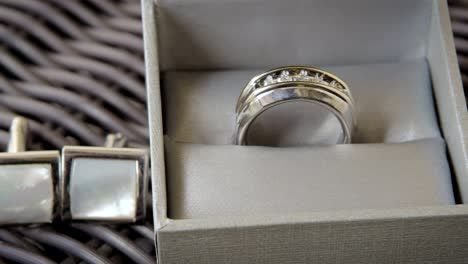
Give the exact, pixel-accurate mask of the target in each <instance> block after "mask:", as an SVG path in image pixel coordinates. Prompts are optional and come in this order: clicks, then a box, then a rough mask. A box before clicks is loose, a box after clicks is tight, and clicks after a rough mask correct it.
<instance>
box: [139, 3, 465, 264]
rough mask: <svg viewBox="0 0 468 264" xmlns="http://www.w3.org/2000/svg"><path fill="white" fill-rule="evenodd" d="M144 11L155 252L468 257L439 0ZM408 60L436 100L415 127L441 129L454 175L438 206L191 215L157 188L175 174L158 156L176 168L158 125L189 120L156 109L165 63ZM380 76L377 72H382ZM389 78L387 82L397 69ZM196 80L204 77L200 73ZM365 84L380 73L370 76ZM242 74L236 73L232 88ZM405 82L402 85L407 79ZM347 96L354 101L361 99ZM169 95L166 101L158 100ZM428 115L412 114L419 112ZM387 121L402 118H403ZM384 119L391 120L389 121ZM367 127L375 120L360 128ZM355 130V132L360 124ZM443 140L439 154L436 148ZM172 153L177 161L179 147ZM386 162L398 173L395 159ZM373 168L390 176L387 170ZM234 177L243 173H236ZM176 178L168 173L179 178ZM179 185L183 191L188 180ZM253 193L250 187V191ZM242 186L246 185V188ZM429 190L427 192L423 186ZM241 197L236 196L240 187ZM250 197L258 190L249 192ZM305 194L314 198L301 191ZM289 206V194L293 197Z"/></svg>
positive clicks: (246, 65) (455, 114)
mask: <svg viewBox="0 0 468 264" xmlns="http://www.w3.org/2000/svg"><path fill="white" fill-rule="evenodd" d="M142 11H143V13H142V14H143V31H144V44H145V63H146V71H147V74H146V76H147V79H146V85H147V89H148V107H149V114H150V119H149V120H150V130H151V155H152V167H151V170H152V184H153V188H152V191H153V201H154V202H153V206H154V221H155V230H156V231H155V232H156V233H155V236H156V247H157V253H158V254H157V256H158V261H159V263H162V264H165V263H225V262H235V263H257V262H261V263H310V262H312V263H313V262H319V263H341V262H346V263H369V262H376V263H395V262H408V263H425V262H430V261H437V262H440V263H464V262H466V261H468V250H466V248H467V247H468V207H467V206H466V205H463V202H466V200H467V199H468V198H467V197H468V171H467V170H468V166H467V163H466V160H468V157H467V155H468V154H467V149H466V143H465V138H466V135H465V132H464V131H466V126H467V124H468V123H467V120H466V117H467V113H466V112H467V108H466V101H465V97H464V93H463V88H462V84H461V78H460V74H459V71H458V65H457V61H456V54H455V50H454V45H453V39H452V32H451V28H450V21H449V16H448V9H447V4H446V3H445V2H444V1H442V0H440V1H439V0H431V1H425V0H417V1H403V0H398V1H384V0H379V1H370V0H358V1H343V0H332V1H306V0H295V1H267V0H254V1H240V0H225V1H214V0H213V1H211V0H203V1H201V0H199V1H193V0H192V1H189V0H173V1H171V0H160V1H152V0H142ZM239 39H240V40H239ZM301 39H306V40H308V41H300V40H301ZM242 51H243V52H244V53H242ZM252 58H255V59H252ZM407 61H417V63H416V64H418V63H422V64H427V67H428V72H429V74H430V77H428V79H429V80H430V81H429V82H430V85H432V89H431V93H432V92H433V97H434V101H435V102H434V104H435V107H434V108H435V109H436V111H437V114H434V113H433V114H434V116H437V117H438V120H437V121H438V122H437V121H436V122H435V123H438V124H436V125H435V126H438V127H440V131H441V133H439V132H438V131H437V132H431V133H427V134H424V135H423V136H422V137H421V139H423V138H426V139H429V138H432V137H439V138H442V137H441V134H442V135H443V139H444V140H445V143H446V145H447V150H448V154H447V160H448V162H449V164H450V169H447V170H448V171H450V173H449V174H450V175H452V176H453V182H454V188H453V189H454V193H455V196H457V197H458V201H457V202H458V203H459V204H458V205H449V204H448V203H447V204H445V205H443V203H441V204H436V202H434V205H437V206H412V207H405V206H402V207H401V208H388V209H385V208H381V209H370V208H369V209H365V208H360V209H353V208H350V210H341V209H340V210H338V209H337V210H334V209H330V210H328V211H326V210H323V211H322V210H320V211H317V212H302V213H293V212H291V213H284V214H277V215H274V214H268V213H267V212H266V210H264V211H265V212H264V211H262V210H263V209H262V210H258V214H254V215H246V216H231V215H229V213H230V212H232V211H230V209H231V208H229V207H230V206H231V204H229V205H228V206H227V209H226V216H225V217H223V216H222V214H220V215H216V216H210V215H202V214H201V213H198V215H196V216H198V217H191V215H190V212H189V213H187V212H183V211H180V212H179V211H177V210H178V209H176V208H174V207H175V206H174V205H176V206H178V205H180V204H181V203H184V202H185V201H184V198H182V197H178V196H177V195H175V194H174V193H173V192H171V191H168V190H167V188H168V186H169V185H171V184H174V179H171V178H170V177H173V176H174V171H173V170H172V171H170V170H169V171H168V170H167V169H166V168H165V164H166V165H167V166H168V167H170V168H176V167H177V166H176V165H177V164H176V165H171V162H170V161H169V162H168V160H166V161H165V158H164V157H165V156H164V154H165V153H164V152H165V150H164V145H165V144H164V138H163V137H164V134H165V133H166V132H167V131H176V132H177V127H175V128H174V127H172V124H173V123H174V122H179V123H181V122H187V121H186V120H185V119H184V120H182V119H180V120H175V121H174V120H171V122H172V123H170V124H169V123H168V120H167V119H165V120H163V114H162V108H163V106H162V103H161V101H162V99H161V98H162V96H161V89H162V87H161V80H160V72H166V71H171V70H174V69H175V70H180V71H184V70H193V71H200V72H199V73H197V74H203V72H202V70H207V69H224V70H226V69H228V70H232V69H263V68H266V69H268V68H274V67H275V66H283V65H288V64H305V65H310V63H311V62H313V63H314V65H313V66H315V65H340V64H346V65H366V64H379V63H380V64H384V65H387V64H388V65H390V64H391V65H393V66H392V67H391V69H395V68H398V65H407V64H406V62H407ZM278 64H280V65H278ZM410 64H411V63H410ZM395 65H397V66H395ZM411 65H412V64H411ZM418 65H419V64H418ZM379 67H380V66H379ZM364 68H365V67H364ZM384 68H385V67H384ZM409 68H411V67H409ZM365 69H368V68H365ZM385 69H388V68H385ZM369 72H370V71H369ZM369 72H367V71H363V72H362V74H363V75H364V77H363V78H367V77H369V76H370V74H369ZM179 76H180V75H179ZM383 77H385V74H382V79H383ZM344 79H345V78H344ZM376 79H377V78H376ZM221 80H223V79H219V80H216V81H221ZM345 80H346V79H345ZM166 81H169V80H166ZM211 81H214V79H213V80H211ZM243 81H245V82H246V81H248V79H243ZM392 81H394V83H395V86H397V84H398V78H395V79H392ZM355 82H356V83H359V82H358V81H355ZM217 83H219V82H217ZM206 84H207V85H209V82H207V83H206ZM375 84H376V85H378V81H376V82H375ZM219 85H222V83H219ZM242 85H243V84H242V83H239V86H240V88H241V86H242ZM180 86H183V83H182V84H181V85H180ZM350 87H351V89H353V87H352V86H351V85H350ZM408 91H409V92H411V89H409V90H408ZM168 92H169V93H171V92H173V91H167V90H165V93H166V94H165V96H166V97H170V96H171V94H167V93H168ZM235 93H236V92H233V94H235ZM353 95H355V93H353ZM388 95H391V93H389V94H388ZM428 98H430V97H428ZM234 99H235V98H234ZM355 99H356V98H355ZM379 99H380V100H382V105H384V104H385V103H386V102H385V100H387V101H391V100H390V99H391V98H379ZM234 101H235V100H234ZM356 103H357V104H359V101H357V102H356ZM361 103H366V102H363V101H361ZM398 103H400V102H398V101H396V102H394V105H395V106H394V108H392V109H390V108H388V109H385V110H388V111H392V110H394V109H397V108H398V107H399V105H398ZM221 104H223V102H221V103H220V105H221ZM174 105H176V106H178V107H180V105H177V104H174ZM361 105H362V104H361ZM388 105H389V106H391V105H390V104H388ZM169 107H171V106H170V105H168V106H165V108H166V110H167V108H169ZM197 107H198V108H194V109H201V108H203V105H198V106H197ZM216 107H221V106H219V105H216ZM382 108H384V107H382ZM200 111H201V110H200ZM213 112H216V111H213ZM195 114H197V113H194V115H195ZM213 114H216V113H213ZM429 115H430V113H427V115H424V114H423V115H421V116H420V117H422V118H423V119H424V118H426V117H427V116H429ZM408 116H411V113H408ZM195 117H196V116H195ZM382 118H385V116H382ZM188 119H189V118H188ZM163 121H164V122H163ZM364 121H365V120H364ZM358 122H359V121H358ZM396 122H397V123H401V120H397V121H396ZM418 122H421V123H425V122H426V121H424V120H419V119H418V120H416V121H414V120H413V123H418ZM428 122H429V121H428ZM163 123H164V124H165V127H164V129H165V130H164V131H163ZM219 123H220V127H215V128H213V130H216V129H217V130H216V131H222V129H223V127H222V126H225V125H226V124H225V123H223V122H219ZM409 123H411V122H409ZM409 123H408V124H409ZM413 123H411V124H413ZM429 123H430V122H429ZM433 123H434V122H433ZM214 126H216V124H214ZM392 128H394V129H397V128H398V126H396V128H395V127H392ZM193 129H194V130H196V129H197V127H194V128H193ZM387 131H388V130H387ZM425 131H426V130H425ZM367 132H368V133H369V134H370V133H373V132H375V133H377V132H378V131H377V130H375V129H374V130H372V129H371V128H369V129H368V130H367ZM222 133H223V132H220V133H218V134H222ZM363 133H364V132H362V133H361V134H363ZM175 134H176V137H178V138H177V139H178V141H181V142H184V141H186V142H187V141H188V142H196V143H204V142H202V141H203V140H205V141H210V140H211V141H210V142H214V141H216V140H217V142H218V143H225V144H226V141H225V139H224V138H221V137H219V138H215V139H213V138H210V139H206V138H203V137H199V136H196V135H195V136H194V135H188V136H187V135H184V134H183V133H175ZM407 134H411V133H407ZM213 135H215V134H213ZM405 136H407V135H405ZM383 138H384V137H383ZM380 139H381V138H379V140H380ZM415 139H419V138H415ZM357 140H361V138H360V137H359V136H358V138H357ZM366 140H367V142H364V143H376V142H377V141H378V139H376V138H374V139H373V140H374V141H372V140H370V139H369V138H367V139H366ZM385 140H387V141H385ZM392 140H393V142H391V141H392ZM363 141H364V140H363ZM397 141H398V138H397V139H395V137H390V139H388V138H387V139H385V138H384V139H382V142H388V143H394V142H397ZM403 141H404V140H403ZM442 149H443V148H442ZM199 150H200V148H197V149H196V151H199ZM166 151H167V150H166ZM196 151H194V152H195V153H196ZM169 152H170V151H169ZM442 152H444V151H443V150H442V151H440V153H438V154H440V155H445V153H442ZM416 154H418V153H416ZM169 155H173V154H171V153H169ZM175 155H176V156H177V155H178V154H177V153H176V154H175ZM418 155H419V154H418ZM201 156H202V155H201ZM371 158H372V157H369V159H371ZM409 158H411V156H409ZM181 161H182V162H187V160H184V159H181ZM208 164H210V163H208ZM364 164H365V163H364ZM179 165H180V164H179ZM339 165H340V163H337V164H336V166H339ZM370 165H371V162H369V166H370ZM194 166H200V168H201V169H204V172H207V171H209V168H203V165H194ZM272 166H274V165H272ZM415 166H416V165H415ZM195 169H198V167H197V168H195ZM201 169H200V170H201ZM403 169H404V170H405V171H404V172H405V173H407V174H408V175H411V173H413V172H412V171H411V170H412V168H411V166H409V167H404V168H403ZM212 170H216V171H214V172H213V174H217V175H221V176H223V175H228V174H229V172H228V171H223V170H222V166H221V167H216V168H215V167H213V168H212ZM210 173H211V172H210ZM246 173H247V172H246ZM393 173H394V174H395V175H394V176H395V178H398V177H399V175H398V174H399V173H402V171H397V170H396V171H394V172H393ZM381 174H385V175H390V176H391V175H392V172H382V173H381ZM207 177H208V176H207ZM239 177H240V178H242V179H244V178H245V179H247V180H248V178H247V177H243V176H242V175H239ZM208 178H209V177H208ZM205 179H206V178H205ZM183 180H184V179H182V180H180V179H178V181H182V184H184V182H183ZM168 184H169V185H168ZM218 185H219V186H218ZM183 186H185V187H187V185H183ZM197 186H198V185H197ZM210 187H211V188H213V189H216V188H217V187H220V190H221V191H220V192H222V191H223V190H224V189H223V186H222V183H219V182H213V185H210ZM262 187H263V186H261V185H259V186H258V188H262ZM416 188H418V186H417V185H415V186H414V192H415V193H417V192H419V190H417V189H416ZM194 189H196V188H194ZM185 191H187V193H188V192H189V191H190V190H185ZM398 191H399V190H398V189H396V190H395V196H396V197H397V196H400V193H399V192H398ZM240 192H243V190H241V191H240ZM259 193H260V191H259ZM198 194H200V193H198ZM291 195H293V194H291ZM401 195H402V196H403V194H401ZM200 196H203V195H202V194H200ZM240 196H242V195H240ZM252 197H253V199H255V198H256V197H255V195H253V196H252ZM252 197H250V196H248V198H249V199H250V198H252ZM431 197H432V196H431V195H427V196H426V197H425V198H428V199H429V198H431ZM432 198H434V197H432ZM239 199H240V200H242V197H240V198H239ZM258 199H262V197H260V195H259V196H258ZM370 200H371V199H370ZM447 200H448V199H447ZM242 201H244V200H242ZM314 202H317V200H311V201H310V203H314ZM363 202H364V203H365V202H367V201H363ZM243 204H244V205H245V206H246V207H248V206H249V204H247V203H243ZM294 206H296V205H294V204H291V207H294ZM174 216H177V217H174Z"/></svg>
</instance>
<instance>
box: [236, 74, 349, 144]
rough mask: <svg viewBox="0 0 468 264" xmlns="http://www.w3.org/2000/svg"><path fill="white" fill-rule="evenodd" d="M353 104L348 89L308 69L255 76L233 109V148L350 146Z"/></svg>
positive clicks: (328, 77) (339, 81)
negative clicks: (252, 146)
mask: <svg viewBox="0 0 468 264" xmlns="http://www.w3.org/2000/svg"><path fill="white" fill-rule="evenodd" d="M353 108H354V102H353V99H352V96H351V93H350V91H349V88H348V86H347V84H346V83H345V82H344V81H342V80H341V79H340V78H338V77H337V76H335V75H333V74H331V73H329V72H326V71H323V70H320V69H316V68H312V67H307V66H290V67H281V68H276V69H273V70H270V71H268V72H265V73H262V74H260V75H257V76H255V77H254V78H253V79H252V80H250V82H249V83H248V84H247V85H246V86H245V88H244V89H243V90H242V92H241V94H240V96H239V99H238V101H237V106H236V114H237V120H236V136H235V137H236V139H235V140H236V144H238V145H269V146H286V145H288V146H291V145H329V144H346V143H350V142H351V138H352V132H353V129H354V124H355V120H354V116H353Z"/></svg>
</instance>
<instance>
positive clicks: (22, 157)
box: [0, 117, 60, 225]
mask: <svg viewBox="0 0 468 264" xmlns="http://www.w3.org/2000/svg"><path fill="white" fill-rule="evenodd" d="M27 127H28V126H27V120H26V119H25V118H23V117H16V118H14V119H13V121H12V123H11V127H10V142H9V145H8V152H7V153H0V225H3V224H40V223H51V222H52V221H53V220H54V219H55V218H56V217H57V216H58V207H59V201H58V197H59V190H58V178H59V161H60V153H59V152H58V151H25V150H26V138H27V130H28V129H27Z"/></svg>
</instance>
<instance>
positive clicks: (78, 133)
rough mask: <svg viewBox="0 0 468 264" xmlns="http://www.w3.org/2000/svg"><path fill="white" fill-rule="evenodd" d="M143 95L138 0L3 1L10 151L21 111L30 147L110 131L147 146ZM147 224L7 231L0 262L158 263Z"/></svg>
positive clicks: (2, 117) (3, 111) (2, 109)
mask: <svg viewBox="0 0 468 264" xmlns="http://www.w3.org/2000/svg"><path fill="white" fill-rule="evenodd" d="M145 100H146V92H145V89H144V62H143V42H142V36H141V22H140V6H139V1H138V0H132V1H131V0H126V1H125V0H122V1H107V0H83V1H78V0H66V1H63V0H48V1H44V0H0V146H1V147H2V148H3V149H4V148H5V146H6V144H7V142H8V139H9V135H8V131H7V130H8V126H9V124H10V122H11V120H12V118H13V117H14V116H15V115H23V116H25V117H27V118H29V119H30V127H31V130H32V131H31V143H32V144H30V146H29V148H30V149H59V148H61V146H63V145H66V144H67V145H102V144H103V143H104V138H105V136H106V134H108V133H111V132H120V133H122V134H124V135H126V136H127V137H128V138H129V140H130V143H131V144H132V145H139V146H146V145H147V144H148V130H147V117H146V107H145V103H146V102H145ZM149 215H150V216H151V211H150V212H149ZM149 223H151V219H148V224H147V225H140V226H117V227H108V226H102V225H90V224H75V225H70V226H69V225H62V226H58V225H55V226H46V227H41V228H22V229H19V228H8V229H0V263H10V262H11V261H12V260H13V259H15V260H17V261H19V262H23V263H55V262H58V263H81V262H87V263H132V262H136V263H154V262H155V257H154V254H155V253H154V245H153V231H152V227H151V225H150V224H149ZM20 260H21V261H20Z"/></svg>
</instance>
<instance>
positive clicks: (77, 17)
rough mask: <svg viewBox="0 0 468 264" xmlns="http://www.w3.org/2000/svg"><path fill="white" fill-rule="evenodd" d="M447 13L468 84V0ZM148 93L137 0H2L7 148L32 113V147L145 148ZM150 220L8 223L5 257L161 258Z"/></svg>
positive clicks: (3, 235)
mask: <svg viewBox="0 0 468 264" xmlns="http://www.w3.org/2000/svg"><path fill="white" fill-rule="evenodd" d="M450 12H451V15H452V20H453V30H454V33H455V43H456V46H457V50H458V52H459V62H460V66H461V70H462V75H463V81H464V83H468V0H464V1H451V10H450ZM145 100H146V98H145V89H144V63H143V43H142V36H141V22H140V6H139V1H138V0H120V1H119V0H114V1H110V0H81V1H75V0H73V1H69V0H66V1H64V0H48V1H44V0H0V146H1V147H2V148H5V146H6V144H7V142H8V139H9V134H8V131H7V129H8V127H9V125H10V122H11V120H12V118H13V117H14V116H16V115H22V116H25V117H27V118H28V119H29V120H30V127H31V130H32V131H31V144H30V146H28V147H29V149H59V148H61V146H63V145H102V144H103V143H104V138H105V136H106V135H107V134H108V133H111V132H120V133H122V134H124V135H126V136H127V137H128V138H129V140H130V143H131V145H134V146H147V144H148V130H147V120H146V107H145ZM151 222H152V220H151V212H149V216H148V219H147V224H146V225H138V226H133V225H121V226H112V227H111V226H104V225H91V224H73V225H54V226H42V227H40V228H3V229H0V264H2V263H10V262H12V261H13V260H15V261H16V262H18V263H154V262H155V256H154V254H155V252H154V247H153V242H154V241H153V230H152V227H151V224H150V223H151ZM13 262H14V261H13ZM16 262H14V263H16Z"/></svg>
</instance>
